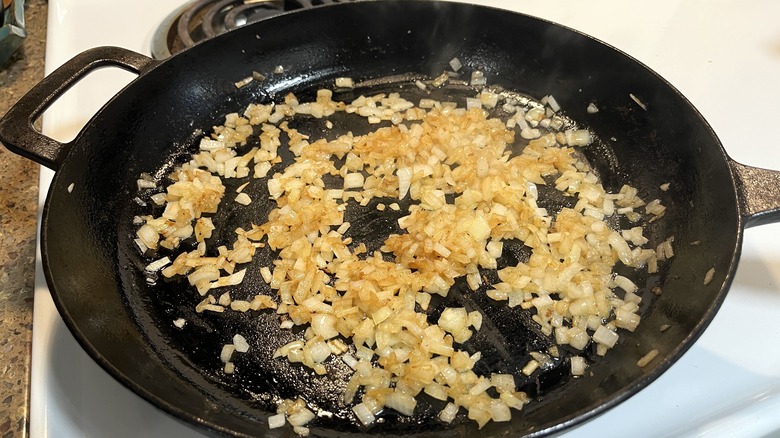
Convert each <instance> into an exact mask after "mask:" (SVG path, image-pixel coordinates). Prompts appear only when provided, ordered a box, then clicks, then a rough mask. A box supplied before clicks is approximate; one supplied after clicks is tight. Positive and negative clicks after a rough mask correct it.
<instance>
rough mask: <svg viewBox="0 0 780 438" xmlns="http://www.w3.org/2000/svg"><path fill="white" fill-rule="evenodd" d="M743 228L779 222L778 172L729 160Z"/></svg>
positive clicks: (779, 187)
mask: <svg viewBox="0 0 780 438" xmlns="http://www.w3.org/2000/svg"><path fill="white" fill-rule="evenodd" d="M729 164H730V165H731V169H732V172H733V173H734V176H735V177H736V184H737V194H738V195H739V204H740V211H741V212H742V215H743V217H744V219H745V228H747V227H753V226H756V225H763V224H769V223H773V222H780V171H777V170H769V169H762V168H759V167H752V166H746V165H744V164H741V163H737V162H736V161H733V160H729Z"/></svg>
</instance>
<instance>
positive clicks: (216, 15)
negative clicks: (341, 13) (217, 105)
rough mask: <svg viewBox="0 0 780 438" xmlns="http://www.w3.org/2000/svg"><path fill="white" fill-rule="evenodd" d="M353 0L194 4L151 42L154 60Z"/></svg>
mask: <svg viewBox="0 0 780 438" xmlns="http://www.w3.org/2000/svg"><path fill="white" fill-rule="evenodd" d="M349 1H352V0H193V1H191V2H188V3H186V4H184V5H183V6H182V7H180V8H178V9H177V10H175V11H173V12H172V13H171V14H170V15H169V16H168V17H167V18H166V19H165V20H164V21H163V22H162V23H161V24H160V26H159V27H158V28H157V31H156V32H155V34H154V36H153V38H152V56H153V57H154V58H155V59H164V58H167V57H169V56H171V55H173V54H175V53H178V52H180V51H182V50H184V49H186V48H188V47H191V46H193V45H195V43H197V42H200V41H203V40H205V39H208V38H211V37H214V36H216V35H219V34H221V33H224V32H227V31H229V30H231V29H235V28H237V27H241V26H243V25H245V24H249V23H254V22H256V21H260V20H262V19H264V18H268V17H272V16H274V15H278V14H281V13H283V12H288V11H293V10H296V9H305V8H313V7H316V6H321V5H327V4H332V3H345V2H349Z"/></svg>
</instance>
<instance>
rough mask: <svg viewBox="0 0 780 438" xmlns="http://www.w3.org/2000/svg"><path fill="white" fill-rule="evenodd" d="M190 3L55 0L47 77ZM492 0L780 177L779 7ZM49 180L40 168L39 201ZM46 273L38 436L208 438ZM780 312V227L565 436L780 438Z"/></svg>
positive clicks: (91, 101)
mask: <svg viewBox="0 0 780 438" xmlns="http://www.w3.org/2000/svg"><path fill="white" fill-rule="evenodd" d="M183 3H184V0H49V27H48V32H49V34H48V39H47V41H48V42H47V50H46V69H47V73H48V72H51V71H52V70H53V69H54V68H56V67H57V66H59V65H61V64H62V63H63V62H65V61H66V60H68V59H70V58H71V57H72V56H74V55H76V54H77V53H79V52H81V51H83V50H86V49H89V48H91V47H95V46H100V45H117V46H122V47H126V48H129V49H132V50H136V51H139V52H141V53H145V54H147V55H148V54H149V53H150V44H151V39H152V34H153V32H154V29H155V28H156V26H157V25H158V23H159V22H160V21H162V20H163V19H164V18H165V17H166V16H167V15H168V14H169V13H170V12H171V11H173V10H174V9H176V8H177V7H178V6H180V5H181V4H183ZM482 3H484V4H487V5H492V6H496V7H501V8H505V9H512V10H516V11H520V12H525V13H528V14H531V15H535V16H538V17H542V18H545V19H549V20H552V21H555V22H557V23H560V24H564V25H567V26H570V27H573V28H575V29H578V30H580V31H583V32H585V33H587V34H590V35H593V36H595V37H597V38H599V39H601V40H603V41H605V42H607V43H610V44H612V45H614V46H616V47H618V48H620V49H621V50H623V51H625V52H627V53H629V54H630V55H632V56H634V57H635V58H637V59H639V60H640V61H642V62H644V63H645V64H647V65H648V66H649V67H650V68H652V69H654V70H655V71H657V72H658V73H659V74H661V75H662V76H663V77H665V78H666V79H667V80H669V81H670V82H671V83H672V84H674V85H675V86H676V87H677V88H678V89H679V90H680V91H681V92H682V93H683V94H684V95H685V96H686V97H688V99H690V100H691V101H692V102H693V103H694V105H695V106H696V107H697V108H698V109H699V110H700V111H701V112H702V114H703V115H704V117H705V118H706V119H707V120H708V121H709V122H710V123H711V125H712V126H713V128H714V130H715V132H716V133H717V134H718V136H719V137H720V139H721V140H722V142H723V144H724V145H725V147H726V149H727V151H728V153H729V154H730V155H731V157H732V158H734V159H735V160H737V161H740V162H743V163H746V164H751V165H757V166H761V167H766V168H772V169H780V145H779V144H777V143H778V141H780V140H778V139H780V136H778V135H777V124H778V118H779V117H780V105H778V104H777V102H780V25H778V21H777V17H780V2H778V1H775V0H752V1H746V0H656V1H653V2H627V1H624V0H592V1H581V0H545V1H521V0H484V1H483V2H482ZM507 37H508V38H511V35H507ZM133 77H134V76H133V75H132V74H129V73H125V72H121V71H118V70H117V69H108V70H105V71H99V72H97V73H94V74H92V75H90V76H88V77H87V79H86V80H84V81H83V82H82V83H81V84H79V85H77V86H76V87H75V88H73V89H72V90H71V91H69V92H68V93H66V94H65V95H64V96H63V97H62V98H61V99H60V100H59V101H58V102H57V103H56V104H55V105H54V106H52V108H50V109H49V110H48V111H47V112H46V114H45V116H44V124H43V128H44V133H46V134H47V135H49V136H51V137H53V138H56V139H59V140H69V139H71V138H73V137H74V136H75V134H76V133H77V132H78V130H79V129H80V128H81V127H82V126H83V125H84V124H85V123H86V121H87V120H88V119H89V117H90V116H91V115H92V114H93V112H94V111H96V110H97V109H98V108H99V107H100V106H102V105H103V104H104V103H105V102H106V101H107V99H108V98H109V97H110V96H112V95H113V94H114V93H115V92H116V91H117V90H118V89H119V88H121V86H123V85H124V84H125V83H126V82H128V81H129V80H131V79H132V78H133ZM51 176H52V172H51V171H49V170H47V169H43V171H42V173H41V198H40V199H41V200H43V199H44V196H45V193H46V191H47V188H48V186H49V183H50V181H51ZM778 192H780V188H778ZM41 202H43V201H41ZM41 206H42V204H41ZM38 265H39V266H38V269H37V272H36V290H35V310H34V330H33V357H32V379H31V381H32V389H31V391H32V394H31V415H30V416H31V428H30V430H31V436H32V437H33V438H43V437H57V438H59V437H85V438H88V437H108V436H111V437H168V438H171V437H185V436H186V437H192V436H197V434H196V433H193V431H192V430H191V429H190V428H188V427H185V426H183V425H181V424H180V423H179V422H178V421H177V420H174V419H172V418H171V417H169V416H167V415H166V414H164V413H162V412H160V411H158V410H156V409H155V408H154V407H152V406H151V405H150V404H148V403H147V402H145V401H143V400H142V399H141V398H139V397H138V396H136V395H135V394H133V393H132V392H130V391H129V390H127V389H126V388H124V387H123V386H121V385H120V384H119V383H117V382H116V381H115V380H114V379H113V378H111V377H110V376H109V375H108V374H107V373H106V372H104V371H103V370H102V369H101V368H100V367H98V365H97V364H95V363H94V362H93V361H92V360H91V359H90V358H89V357H88V356H87V355H86V353H84V352H83V351H82V349H81V348H80V347H79V345H78V344H77V343H76V341H75V340H74V338H73V337H72V336H71V334H70V332H68V330H67V329H66V327H65V325H64V324H63V322H62V320H61V319H60V317H59V315H58V313H57V311H56V309H55V308H54V305H53V303H52V301H51V298H50V295H49V291H48V289H47V287H46V283H45V280H44V278H43V273H42V270H41V268H40V262H38ZM779 317H780V224H774V225H766V226H761V227H757V228H751V229H749V230H747V232H746V233H745V242H744V248H743V254H742V259H741V262H740V265H739V268H738V270H737V273H736V277H735V279H734V283H733V286H732V289H731V291H730V292H729V294H728V297H727V298H726V301H725V303H724V305H723V307H722V309H721V311H720V312H719V313H718V315H717V316H716V317H715V319H714V321H713V322H712V324H711V325H710V327H709V328H708V329H707V331H706V332H705V333H704V335H703V336H702V337H701V338H700V340H699V341H698V342H697V343H696V344H695V345H694V346H693V347H692V348H691V350H690V351H689V352H688V353H687V354H686V355H685V356H684V357H682V359H681V360H679V361H678V362H677V363H676V364H675V365H674V366H672V367H671V369H669V371H668V372H666V373H665V374H664V375H663V376H661V377H660V378H659V379H658V380H657V381H655V382H654V383H652V384H651V385H650V386H648V387H647V388H646V389H644V390H642V391H641V392H640V393H639V394H637V395H635V396H634V397H632V398H631V399H629V400H628V401H626V402H624V403H622V404H621V405H619V406H617V407H616V408H614V409H612V410H610V411H609V412H607V413H605V414H604V415H602V416H600V417H598V418H596V419H595V420H593V421H591V422H589V423H587V424H585V425H583V426H581V427H579V428H576V429H574V430H571V431H569V432H568V433H566V434H565V436H566V437H590V436H597V435H600V436H603V435H607V436H634V437H644V436H648V437H650V436H652V437H663V436H704V435H706V436H740V437H744V436H749V437H760V436H780V345H778V343H777V339H780V324H777V322H776V321H777V318H779Z"/></svg>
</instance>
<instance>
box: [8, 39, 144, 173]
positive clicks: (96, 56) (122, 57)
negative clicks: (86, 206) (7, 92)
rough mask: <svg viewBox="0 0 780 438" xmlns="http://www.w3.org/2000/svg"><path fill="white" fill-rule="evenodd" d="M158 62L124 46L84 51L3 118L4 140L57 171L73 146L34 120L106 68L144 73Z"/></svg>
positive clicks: (43, 80) (14, 150) (11, 149)
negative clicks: (43, 130) (41, 128)
mask: <svg viewBox="0 0 780 438" xmlns="http://www.w3.org/2000/svg"><path fill="white" fill-rule="evenodd" d="M155 64H157V61H155V60H153V59H152V58H149V57H147V56H144V55H141V54H140V53H136V52H133V51H131V50H127V49H123V48H121V47H108V46H106V47H96V48H94V49H89V50H87V51H84V52H82V53H80V54H78V55H76V56H74V57H73V58H72V59H71V60H69V61H67V62H66V63H65V64H63V65H62V66H60V67H59V68H57V69H56V70H55V71H53V72H52V73H51V74H49V75H48V76H46V77H45V78H43V79H42V80H41V82H39V83H38V84H37V85H35V86H33V88H32V89H31V90H30V91H29V92H28V93H27V94H26V95H24V96H23V97H22V98H21V99H19V101H18V102H17V103H16V104H15V105H14V106H13V107H12V108H11V109H10V110H8V112H7V113H6V114H5V115H4V116H3V117H2V119H0V142H2V143H3V145H4V146H5V147H6V148H8V149H9V150H10V151H12V152H14V153H16V154H19V155H21V156H23V157H26V158H29V159H31V160H33V161H36V162H38V163H39V164H42V165H44V166H46V167H48V168H50V169H53V170H57V169H58V168H59V167H60V165H61V164H62V162H63V160H64V159H65V156H67V154H68V151H69V150H70V148H71V146H72V142H68V143H61V142H59V141H56V140H54V139H52V138H50V137H47V136H45V135H43V134H41V133H40V132H38V131H37V130H36V129H35V127H34V123H35V121H36V120H37V119H38V117H40V115H41V114H42V113H43V112H44V111H46V109H47V108H48V107H49V106H50V105H51V104H52V103H54V102H55V101H56V100H57V99H58V98H59V97H60V96H62V95H63V94H64V93H65V92H66V91H68V89H70V87H72V86H73V85H75V84H76V83H77V82H78V81H80V80H81V79H82V78H84V77H85V76H86V75H88V74H89V73H91V72H93V71H95V70H97V69H99V68H103V67H118V68H121V69H123V70H127V71H130V72H133V73H138V74H139V75H141V74H143V73H144V72H145V71H147V70H149V69H150V68H151V67H152V66H154V65H155Z"/></svg>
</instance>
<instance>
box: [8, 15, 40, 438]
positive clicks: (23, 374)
mask: <svg viewBox="0 0 780 438" xmlns="http://www.w3.org/2000/svg"><path fill="white" fill-rule="evenodd" d="M46 14H47V3H46V1H45V0H27V2H26V8H25V22H26V28H27V38H26V39H25V40H24V43H23V45H22V47H21V49H20V50H19V51H17V52H16V53H15V54H14V55H13V56H12V58H11V60H10V61H9V62H8V63H7V64H6V65H5V66H3V67H1V68H0V114H5V112H6V111H7V110H8V108H10V107H11V106H12V105H13V104H14V103H15V102H16V101H17V100H18V99H19V98H20V97H21V96H22V95H24V94H25V93H26V92H27V91H28V90H29V89H30V88H31V87H32V86H33V85H34V84H36V83H37V82H38V81H40V80H41V78H42V77H43V71H44V70H43V62H44V50H45V41H46ZM37 219H38V164H35V163H34V162H32V161H30V160H27V159H25V158H22V157H20V156H18V155H15V154H12V153H11V152H9V151H8V150H7V149H5V148H0V437H1V438H10V437H27V436H28V435H29V399H30V352H31V341H32V309H33V291H34V286H35V245H36V229H37Z"/></svg>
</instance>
